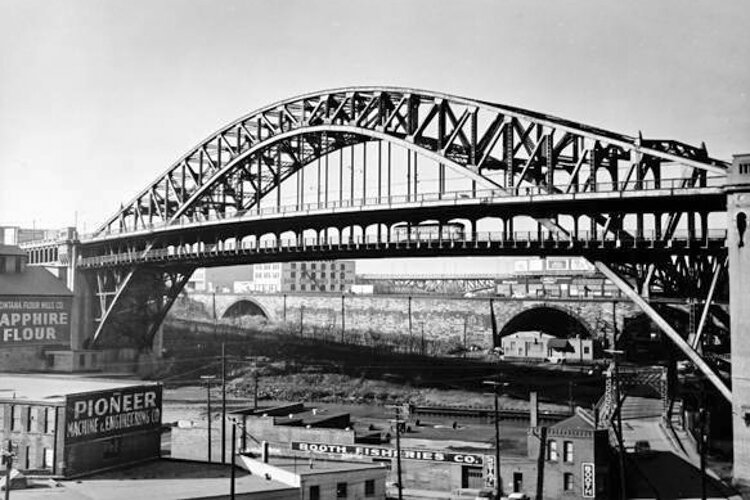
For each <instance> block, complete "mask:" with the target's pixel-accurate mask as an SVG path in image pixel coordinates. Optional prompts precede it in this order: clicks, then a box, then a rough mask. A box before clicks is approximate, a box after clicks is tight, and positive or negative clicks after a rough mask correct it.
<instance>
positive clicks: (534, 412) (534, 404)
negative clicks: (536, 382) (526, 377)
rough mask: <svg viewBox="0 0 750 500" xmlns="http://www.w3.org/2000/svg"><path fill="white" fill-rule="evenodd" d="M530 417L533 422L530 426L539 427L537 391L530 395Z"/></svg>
mask: <svg viewBox="0 0 750 500" xmlns="http://www.w3.org/2000/svg"><path fill="white" fill-rule="evenodd" d="M529 417H530V420H531V422H529V425H530V426H531V427H532V428H533V427H538V426H539V401H538V400H537V395H536V391H532V392H530V393H529Z"/></svg>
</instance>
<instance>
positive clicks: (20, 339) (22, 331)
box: [0, 296, 72, 347]
mask: <svg viewBox="0 0 750 500" xmlns="http://www.w3.org/2000/svg"><path fill="white" fill-rule="evenodd" d="M71 301H72V299H71V298H68V297H59V298H57V297H56V298H49V297H28V296H23V297H3V298H2V299H1V300H0V342H1V343H0V346H2V347H19V346H31V345H58V344H68V343H69V342H70V310H71Z"/></svg>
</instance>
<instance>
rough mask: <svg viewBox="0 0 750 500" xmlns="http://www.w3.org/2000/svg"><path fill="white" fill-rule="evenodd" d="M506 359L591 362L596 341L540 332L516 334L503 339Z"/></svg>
mask: <svg viewBox="0 0 750 500" xmlns="http://www.w3.org/2000/svg"><path fill="white" fill-rule="evenodd" d="M501 343H502V348H503V355H504V357H505V358H506V359H508V358H518V359H534V360H540V361H541V360H547V361H551V362H558V363H559V362H590V361H593V360H594V358H595V352H594V347H595V345H594V341H593V340H592V339H584V338H581V337H573V338H559V337H556V336H554V335H549V334H546V333H543V332H540V331H526V332H516V333H512V334H510V335H506V336H505V337H503V338H502V341H501Z"/></svg>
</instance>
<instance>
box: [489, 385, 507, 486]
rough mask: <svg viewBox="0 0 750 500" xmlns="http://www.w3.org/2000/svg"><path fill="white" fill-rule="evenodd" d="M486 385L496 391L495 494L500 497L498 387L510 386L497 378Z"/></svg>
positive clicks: (501, 484)
mask: <svg viewBox="0 0 750 500" xmlns="http://www.w3.org/2000/svg"><path fill="white" fill-rule="evenodd" d="M482 383H483V384H484V385H488V386H491V387H492V388H493V392H494V393H495V496H496V497H497V498H500V497H501V496H502V494H503V481H502V479H501V478H500V402H499V400H498V388H499V387H508V386H509V385H510V384H509V383H508V382H498V381H496V380H485V381H484V382H482Z"/></svg>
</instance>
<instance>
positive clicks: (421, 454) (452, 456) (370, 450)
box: [292, 441, 484, 465]
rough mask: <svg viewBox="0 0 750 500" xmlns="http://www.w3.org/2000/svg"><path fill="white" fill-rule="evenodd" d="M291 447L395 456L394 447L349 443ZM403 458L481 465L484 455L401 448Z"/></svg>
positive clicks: (305, 444) (301, 449) (293, 446)
mask: <svg viewBox="0 0 750 500" xmlns="http://www.w3.org/2000/svg"><path fill="white" fill-rule="evenodd" d="M292 449H293V450H296V451H308V452H312V453H334V454H338V455H357V456H365V457H374V458H396V449H395V448H386V447H383V446H364V445H350V444H330V443H307V442H299V441H292ZM401 458H402V459H404V460H420V461H423V462H452V463H457V464H462V465H482V464H483V463H484V455H476V454H473V453H454V452H443V451H435V450H414V449H409V450H404V449H402V450H401Z"/></svg>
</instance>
